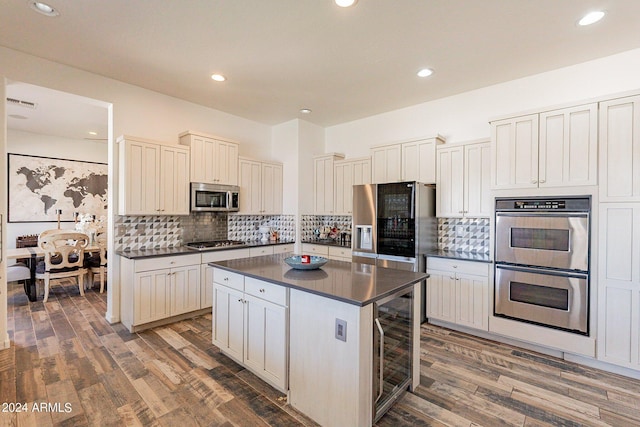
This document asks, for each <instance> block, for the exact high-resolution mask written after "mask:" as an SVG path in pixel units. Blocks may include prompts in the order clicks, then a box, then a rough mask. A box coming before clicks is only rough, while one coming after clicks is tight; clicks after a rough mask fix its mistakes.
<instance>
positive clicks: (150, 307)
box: [121, 254, 200, 332]
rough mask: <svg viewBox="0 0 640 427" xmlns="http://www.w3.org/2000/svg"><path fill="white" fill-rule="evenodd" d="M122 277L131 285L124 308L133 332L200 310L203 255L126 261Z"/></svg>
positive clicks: (125, 293) (124, 294)
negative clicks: (201, 262) (154, 323)
mask: <svg viewBox="0 0 640 427" xmlns="http://www.w3.org/2000/svg"><path fill="white" fill-rule="evenodd" d="M121 277H122V281H123V282H124V283H129V284H130V285H127V286H122V290H121V292H122V300H121V304H122V322H123V323H124V325H125V326H126V327H127V328H128V329H129V330H130V331H131V332H134V331H137V330H140V329H144V328H145V326H144V325H145V324H151V323H152V322H157V321H161V320H164V319H168V318H171V317H173V316H178V315H182V314H185V313H189V312H193V311H197V310H199V309H200V254H189V255H176V256H172V257H160V258H143V259H128V258H122V261H121ZM149 326H153V325H148V326H146V327H149Z"/></svg>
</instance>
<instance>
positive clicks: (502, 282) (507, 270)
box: [494, 264, 589, 335]
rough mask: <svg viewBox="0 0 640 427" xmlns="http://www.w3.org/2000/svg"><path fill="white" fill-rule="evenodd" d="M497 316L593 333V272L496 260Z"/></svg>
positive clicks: (495, 311) (585, 333) (495, 312)
mask: <svg viewBox="0 0 640 427" xmlns="http://www.w3.org/2000/svg"><path fill="white" fill-rule="evenodd" d="M494 314H495V315H496V316H502V317H508V318H511V319H516V320H522V321H525V322H529V323H535V324H539V325H543V326H549V327H552V328H557V329H563V330H566V331H569V332H574V333H579V334H583V335H588V334H589V276H588V275H587V274H581V273H570V272H559V271H550V270H543V269H532V268H521V267H514V266H507V265H500V264H496V274H495V306H494Z"/></svg>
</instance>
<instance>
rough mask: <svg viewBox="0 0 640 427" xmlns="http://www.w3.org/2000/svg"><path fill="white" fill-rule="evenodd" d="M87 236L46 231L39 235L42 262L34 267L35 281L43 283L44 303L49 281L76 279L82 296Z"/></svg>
mask: <svg viewBox="0 0 640 427" xmlns="http://www.w3.org/2000/svg"><path fill="white" fill-rule="evenodd" d="M88 244H89V236H87V235H86V234H84V233H79V232H77V231H68V230H47V231H44V232H42V233H41V234H40V237H39V239H38V247H39V248H40V249H41V250H42V251H43V252H44V261H41V262H39V263H38V265H36V279H40V280H43V281H44V302H47V300H48V298H49V283H50V281H51V279H63V278H67V277H76V278H77V279H76V280H77V281H78V289H79V290H80V295H84V275H85V274H87V269H86V268H84V248H86V247H87V245H88Z"/></svg>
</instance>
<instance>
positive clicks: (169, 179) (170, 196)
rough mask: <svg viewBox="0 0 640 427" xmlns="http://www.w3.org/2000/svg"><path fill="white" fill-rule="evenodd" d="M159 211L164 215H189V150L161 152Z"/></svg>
mask: <svg viewBox="0 0 640 427" xmlns="http://www.w3.org/2000/svg"><path fill="white" fill-rule="evenodd" d="M158 190H159V198H160V203H159V209H160V212H159V213H161V214H162V215H189V150H188V149H187V148H183V147H170V146H163V147H162V148H161V150H160V175H159V186H158Z"/></svg>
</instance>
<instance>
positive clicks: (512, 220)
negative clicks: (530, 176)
mask: <svg viewBox="0 0 640 427" xmlns="http://www.w3.org/2000/svg"><path fill="white" fill-rule="evenodd" d="M495 248H496V254H495V257H496V262H499V263H509V264H519V265H529V266H538V267H548V268H558V269H562V270H578V271H588V270H589V215H588V214H587V213H571V214H568V213H567V214H553V213H543V212H536V213H530V214H524V213H511V212H510V213H506V212H498V213H496V241H495Z"/></svg>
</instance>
